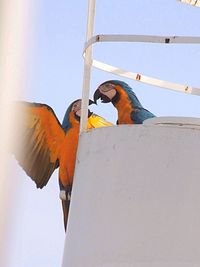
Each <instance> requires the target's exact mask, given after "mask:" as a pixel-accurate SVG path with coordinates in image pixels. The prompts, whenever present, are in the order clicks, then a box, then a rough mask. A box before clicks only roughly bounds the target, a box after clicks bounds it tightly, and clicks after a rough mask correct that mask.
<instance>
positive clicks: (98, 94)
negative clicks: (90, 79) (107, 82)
mask: <svg viewBox="0 0 200 267" xmlns="http://www.w3.org/2000/svg"><path fill="white" fill-rule="evenodd" d="M100 97H101V92H100V90H99V89H97V90H96V91H95V93H94V95H93V99H94V103H95V104H97V100H98V99H99V98H100Z"/></svg>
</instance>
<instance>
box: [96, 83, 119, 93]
mask: <svg viewBox="0 0 200 267" xmlns="http://www.w3.org/2000/svg"><path fill="white" fill-rule="evenodd" d="M112 89H115V86H114V85H113V84H112V83H106V84H103V85H101V86H100V87H99V91H100V92H101V93H106V92H108V91H110V90H112Z"/></svg>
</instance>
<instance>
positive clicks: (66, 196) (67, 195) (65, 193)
mask: <svg viewBox="0 0 200 267" xmlns="http://www.w3.org/2000/svg"><path fill="white" fill-rule="evenodd" d="M71 192H72V187H71V186H69V187H68V188H67V189H66V190H60V195H59V197H60V199H61V200H65V201H66V200H68V201H70V200H71Z"/></svg>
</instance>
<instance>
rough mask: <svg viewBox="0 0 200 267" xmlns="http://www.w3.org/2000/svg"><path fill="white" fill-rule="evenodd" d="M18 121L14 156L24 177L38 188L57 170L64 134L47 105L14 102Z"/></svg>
mask: <svg viewBox="0 0 200 267" xmlns="http://www.w3.org/2000/svg"><path fill="white" fill-rule="evenodd" d="M17 106H18V108H19V110H20V114H21V121H20V123H19V129H17V130H18V135H17V146H16V147H17V148H15V150H14V154H15V157H16V159H17V160H18V162H19V164H20V165H21V166H22V168H23V169H24V170H25V172H26V173H27V175H28V176H30V177H31V178H32V180H33V181H34V182H35V183H36V186H37V187H39V188H42V187H43V186H45V185H46V184H47V182H48V180H49V178H50V177H51V175H52V173H53V171H54V170H55V168H57V167H58V158H59V151H60V147H61V146H62V143H63V140H64V138H65V133H64V131H63V129H62V127H61V124H60V123H59V121H58V119H57V117H56V115H55V113H54V111H53V110H52V109H51V108H50V107H49V106H47V105H44V104H37V103H28V102H18V103H17Z"/></svg>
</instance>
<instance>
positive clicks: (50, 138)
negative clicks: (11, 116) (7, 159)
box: [14, 99, 112, 230]
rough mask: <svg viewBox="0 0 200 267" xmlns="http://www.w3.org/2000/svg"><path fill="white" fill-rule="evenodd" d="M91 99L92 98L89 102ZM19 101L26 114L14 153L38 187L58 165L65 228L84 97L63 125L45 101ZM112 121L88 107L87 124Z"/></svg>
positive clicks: (42, 185)
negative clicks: (40, 102) (43, 102)
mask: <svg viewBox="0 0 200 267" xmlns="http://www.w3.org/2000/svg"><path fill="white" fill-rule="evenodd" d="M92 103H93V101H92V100H90V101H89V104H92ZM17 105H18V107H19V108H20V112H22V113H21V114H22V116H23V118H22V123H21V125H20V129H19V132H20V138H19V139H20V144H18V149H15V152H14V154H15V157H16V159H17V160H18V162H19V164H20V165H21V166H22V168H23V169H24V170H25V172H26V174H27V175H28V176H30V177H31V179H32V180H33V181H34V182H35V183H36V186H37V188H43V187H44V186H45V185H46V184H47V183H48V181H49V179H50V177H51V175H52V173H53V172H54V170H55V169H56V168H58V167H59V185H60V198H61V200H62V207H63V216H64V226H65V230H66V226H67V219H68V211H69V205H70V195H71V189H72V183H73V176H74V168H75V161H76V152H77V146H78V139H79V126H80V114H81V100H80V99H78V100H76V101H74V102H73V103H71V105H70V106H69V107H68V109H67V111H66V113H65V116H64V119H63V123H62V125H61V124H60V122H59V120H58V118H57V117H56V115H55V113H54V111H53V109H52V108H51V107H50V106H48V105H46V104H38V103H28V102H19V103H17ZM110 125H112V123H110V122H107V121H106V120H104V119H103V118H102V117H100V116H98V115H96V114H93V113H92V112H90V110H88V124H87V127H88V128H96V127H103V126H110Z"/></svg>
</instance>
